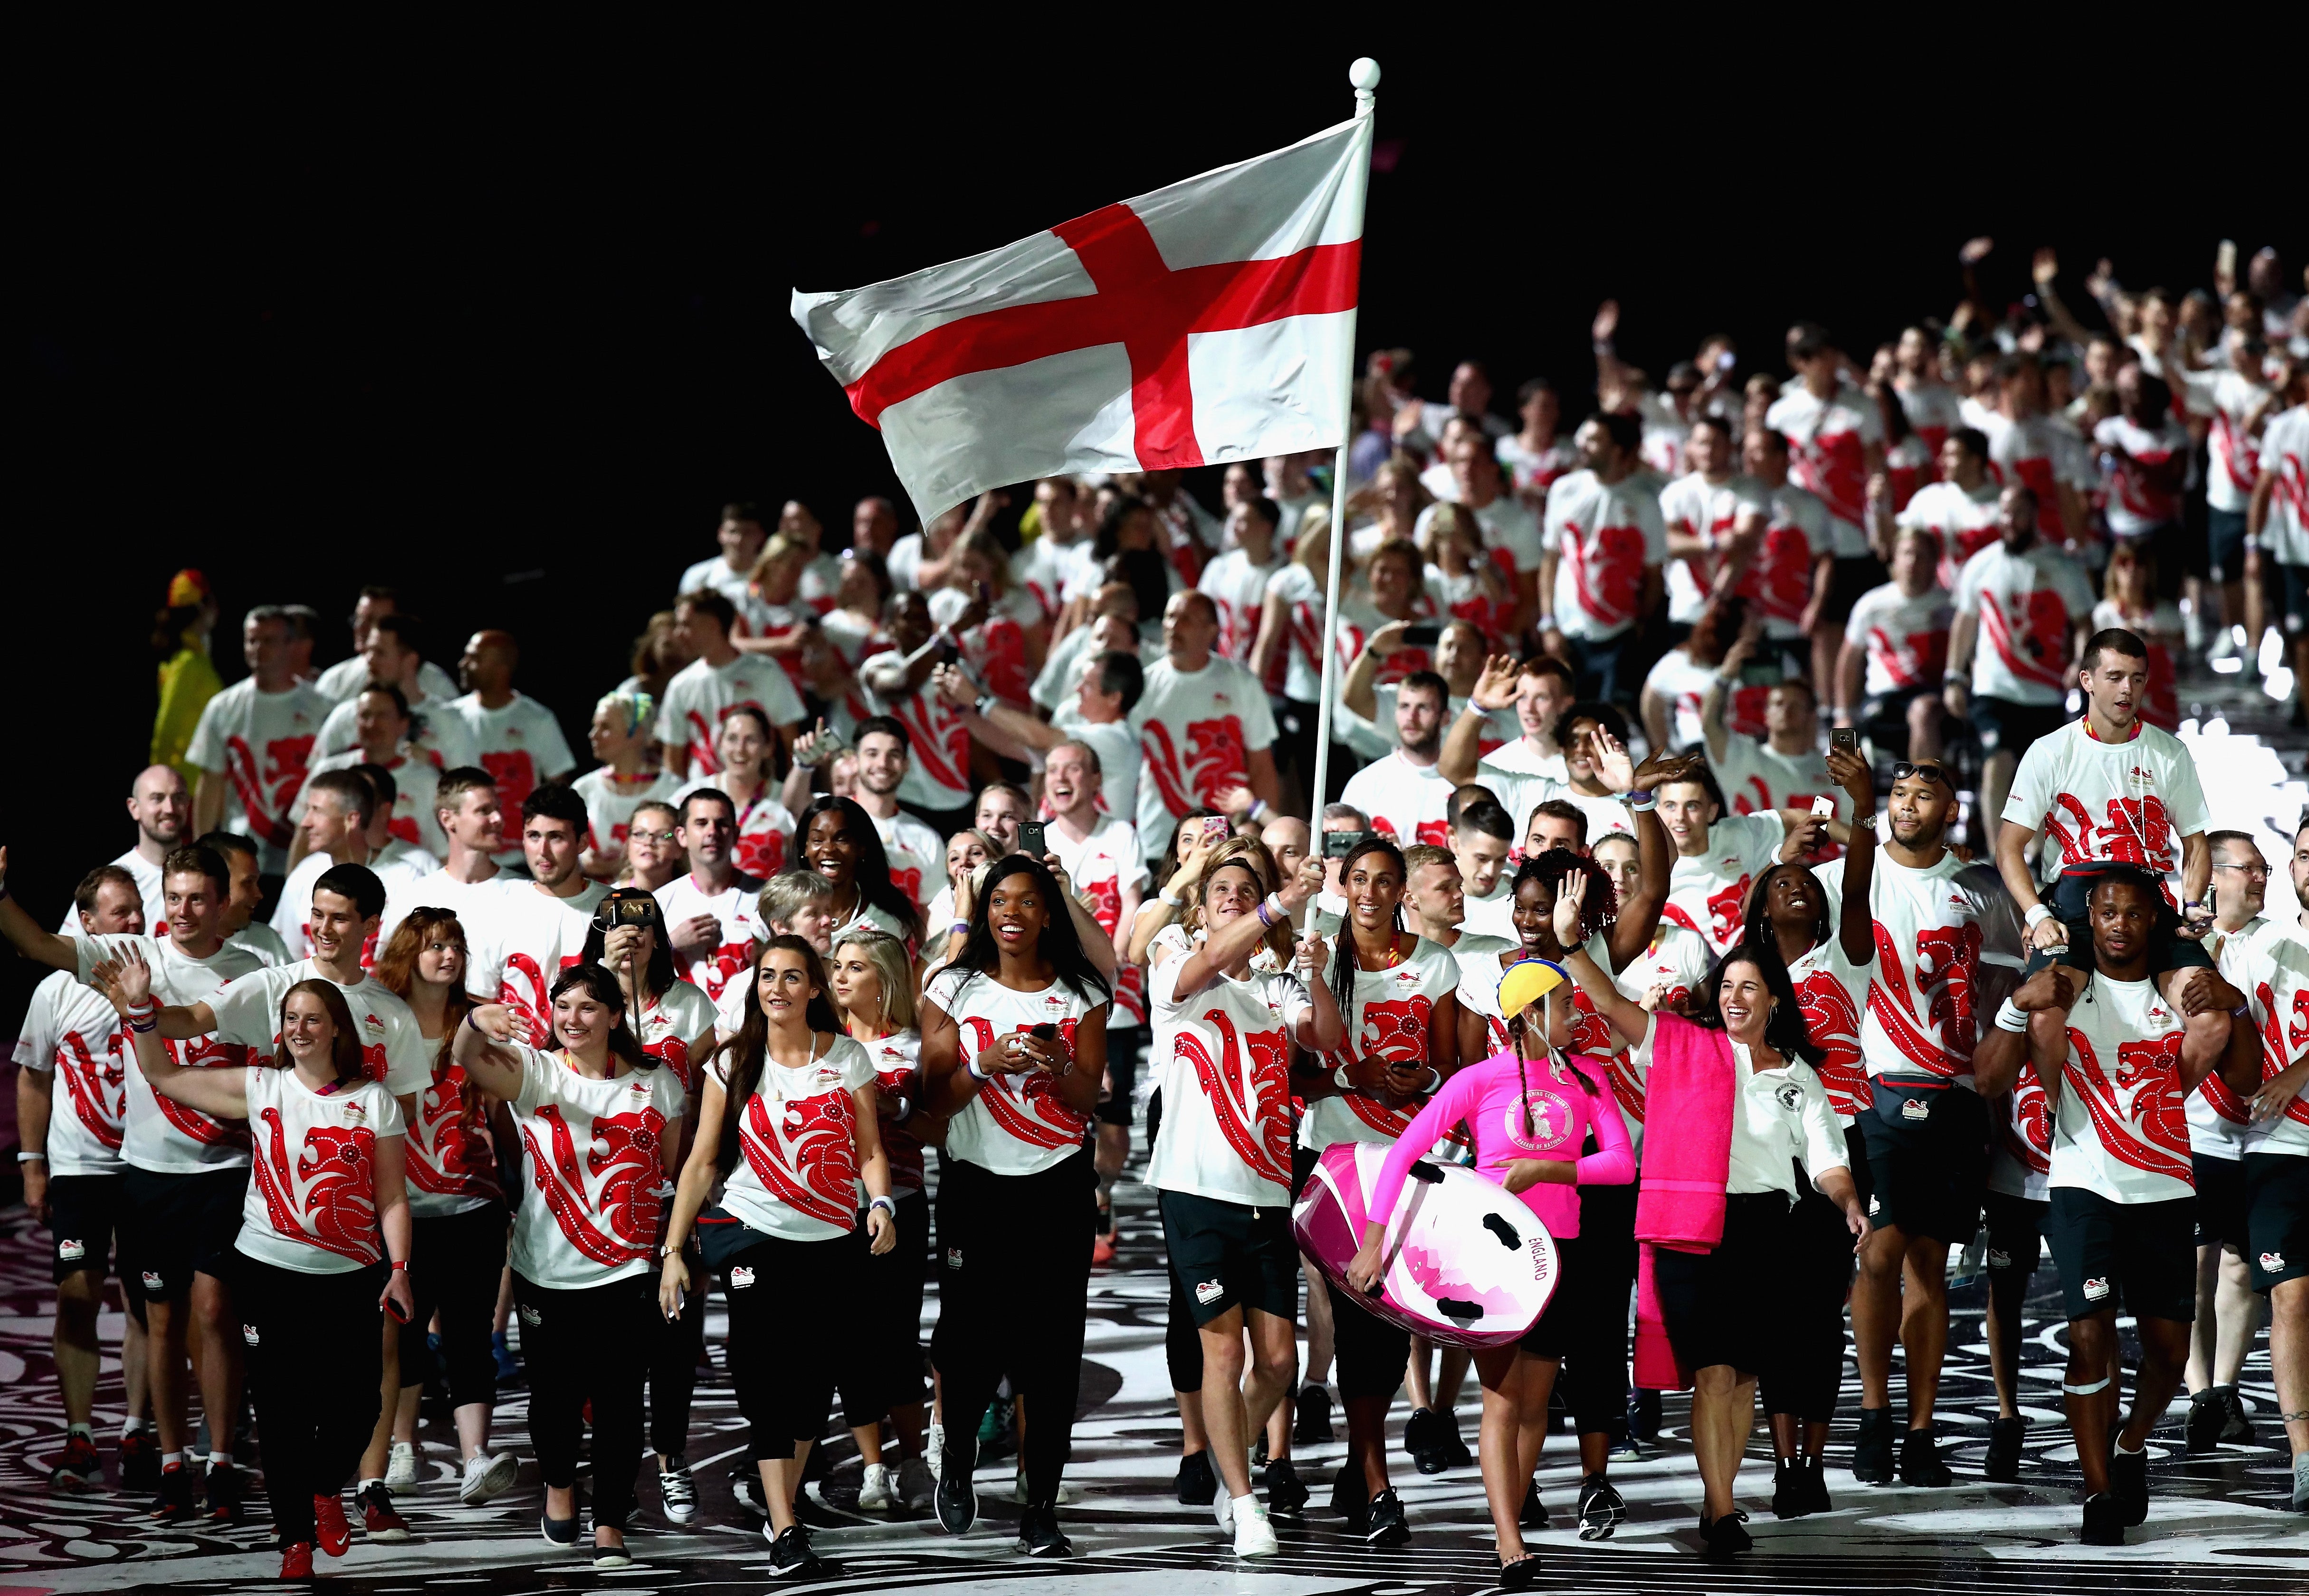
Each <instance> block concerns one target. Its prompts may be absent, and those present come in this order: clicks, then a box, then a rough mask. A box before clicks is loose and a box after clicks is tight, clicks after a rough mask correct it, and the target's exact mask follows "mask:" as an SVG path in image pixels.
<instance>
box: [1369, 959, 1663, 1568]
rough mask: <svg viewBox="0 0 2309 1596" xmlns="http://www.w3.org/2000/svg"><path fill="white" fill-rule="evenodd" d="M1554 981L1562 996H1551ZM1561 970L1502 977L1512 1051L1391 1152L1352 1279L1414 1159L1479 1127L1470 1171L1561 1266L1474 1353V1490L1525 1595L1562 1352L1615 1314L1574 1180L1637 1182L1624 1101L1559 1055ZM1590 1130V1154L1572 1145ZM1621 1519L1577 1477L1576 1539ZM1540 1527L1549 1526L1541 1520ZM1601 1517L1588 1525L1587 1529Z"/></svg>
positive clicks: (1376, 1271) (1602, 1493)
mask: <svg viewBox="0 0 2309 1596" xmlns="http://www.w3.org/2000/svg"><path fill="white" fill-rule="evenodd" d="M1558 988H1561V1000H1560V1001H1554V1000H1551V999H1550V998H1549V996H1548V994H1549V993H1550V992H1551V991H1555V990H1557V989H1558ZM1570 996H1571V993H1570V987H1569V986H1568V985H1566V984H1565V976H1564V972H1563V970H1562V968H1561V966H1560V965H1557V964H1553V963H1551V962H1548V961H1547V960H1544V959H1525V960H1522V961H1520V962H1517V963H1515V964H1513V965H1510V966H1509V968H1508V971H1507V972H1506V974H1504V975H1503V976H1501V977H1500V1013H1501V1014H1505V1015H1507V1016H1509V1019H1508V1022H1507V1025H1508V1033H1509V1050H1508V1051H1506V1052H1503V1053H1496V1054H1494V1055H1492V1057H1489V1058H1486V1059H1484V1060H1483V1062H1482V1063H1481V1064H1476V1065H1469V1066H1468V1067H1467V1068H1466V1069H1463V1070H1461V1071H1459V1072H1458V1073H1457V1074H1455V1075H1453V1076H1452V1077H1451V1078H1450V1079H1449V1080H1448V1081H1447V1082H1445V1083H1444V1085H1443V1088H1442V1090H1441V1091H1438V1092H1437V1093H1436V1094H1435V1096H1434V1097H1433V1098H1432V1099H1431V1100H1429V1102H1428V1104H1427V1106H1426V1107H1425V1108H1424V1109H1421V1110H1420V1112H1419V1117H1417V1118H1415V1119H1414V1120H1413V1121H1412V1122H1411V1124H1410V1126H1409V1127H1408V1128H1406V1129H1405V1131H1404V1133H1403V1134H1402V1135H1401V1136H1399V1137H1398V1138H1397V1140H1396V1143H1395V1145H1394V1147H1393V1148H1392V1149H1391V1150H1390V1151H1389V1152H1388V1156H1387V1162H1386V1164H1385V1165H1384V1166H1383V1167H1382V1168H1381V1169H1380V1171H1379V1184H1378V1186H1377V1187H1376V1188H1375V1189H1374V1190H1373V1192H1372V1194H1371V1204H1370V1208H1369V1210H1368V1221H1367V1223H1366V1224H1365V1226H1364V1228H1363V1243H1362V1251H1360V1252H1359V1253H1357V1254H1356V1255H1355V1258H1354V1261H1353V1263H1352V1264H1349V1265H1348V1268H1347V1279H1348V1281H1349V1282H1350V1283H1352V1284H1353V1286H1354V1287H1355V1288H1356V1289H1357V1290H1364V1291H1368V1290H1370V1289H1371V1286H1372V1284H1373V1283H1374V1282H1375V1281H1378V1280H1379V1275H1380V1272H1381V1268H1380V1261H1379V1249H1380V1246H1381V1240H1382V1238H1383V1236H1384V1235H1385V1232H1386V1229H1387V1221H1388V1216H1389V1215H1391V1214H1392V1213H1393V1212H1395V1204H1396V1199H1397V1196H1398V1195H1400V1194H1401V1192H1402V1190H1403V1181H1404V1177H1405V1175H1406V1174H1407V1173H1408V1172H1409V1170H1410V1169H1411V1166H1412V1164H1413V1163H1414V1161H1415V1160H1418V1159H1419V1158H1421V1157H1422V1156H1423V1155H1424V1153H1425V1152H1426V1150H1427V1149H1429V1148H1431V1147H1432V1146H1434V1145H1435V1143H1436V1142H1437V1141H1438V1140H1439V1139H1440V1137H1441V1136H1442V1135H1443V1134H1444V1133H1445V1132H1447V1131H1449V1129H1450V1128H1451V1127H1452V1126H1455V1125H1458V1124H1461V1123H1463V1122H1464V1123H1465V1124H1466V1126H1467V1128H1468V1129H1469V1130H1470V1131H1472V1132H1473V1133H1474V1138H1475V1170H1476V1172H1477V1173H1478V1174H1480V1175H1482V1176H1483V1177H1484V1178H1487V1179H1490V1180H1493V1181H1496V1182H1498V1183H1499V1184H1500V1186H1505V1187H1506V1188H1507V1189H1508V1190H1509V1191H1510V1192H1512V1193H1514V1194H1515V1195H1517V1196H1519V1197H1521V1198H1522V1199H1523V1201H1524V1203H1525V1204H1526V1206H1527V1207H1529V1208H1530V1210H1531V1211H1532V1212H1533V1214H1534V1215H1535V1216H1536V1217H1537V1219H1538V1220H1539V1221H1540V1223H1541V1224H1543V1225H1544V1226H1545V1227H1546V1228H1547V1233H1548V1234H1549V1235H1550V1236H1551V1237H1552V1238H1554V1239H1555V1242H1556V1251H1557V1258H1558V1261H1559V1263H1560V1264H1561V1270H1562V1273H1561V1277H1560V1278H1559V1280H1558V1281H1557V1283H1556V1288H1555V1293H1554V1295H1553V1296H1552V1297H1551V1298H1548V1304H1547V1308H1546V1311H1545V1312H1544V1313H1542V1314H1541V1315H1540V1316H1539V1322H1538V1323H1537V1324H1534V1325H1533V1326H1532V1327H1531V1328H1530V1329H1529V1330H1528V1331H1526V1333H1524V1336H1523V1338H1522V1340H1520V1341H1518V1342H1511V1343H1509V1345H1507V1346H1504V1347H1492V1348H1488V1349H1485V1350H1481V1351H1478V1352H1477V1353H1476V1354H1475V1373H1476V1376H1477V1377H1478V1378H1479V1379H1480V1380H1481V1381H1482V1382H1483V1432H1482V1436H1481V1439H1480V1441H1479V1442H1478V1444H1477V1448H1476V1451H1477V1455H1478V1456H1479V1457H1480V1458H1481V1459H1482V1461H1483V1494H1484V1495H1485V1496H1486V1497H1489V1498H1490V1501H1491V1507H1492V1524H1493V1525H1494V1526H1495V1527H1496V1528H1497V1529H1498V1531H1499V1537H1500V1568H1501V1572H1500V1585H1501V1587H1502V1588H1503V1589H1506V1590H1510V1591H1514V1590H1527V1589H1529V1588H1531V1587H1532V1586H1533V1585H1535V1584H1536V1583H1538V1578H1539V1573H1540V1567H1539V1558H1538V1557H1537V1556H1536V1555H1530V1556H1526V1554H1525V1551H1524V1547H1523V1535H1522V1532H1521V1524H1522V1522H1523V1520H1524V1516H1525V1514H1526V1496H1527V1494H1528V1493H1530V1492H1532V1491H1534V1490H1535V1489H1536V1487H1535V1485H1534V1484H1533V1481H1532V1474H1533V1471H1535V1470H1536V1469H1537V1468H1538V1466H1539V1450H1540V1446H1541V1444H1542V1443H1543V1442H1544V1440H1545V1438H1546V1435H1547V1398H1548V1393H1549V1392H1550V1390H1551V1389H1552V1388H1553V1386H1554V1384H1555V1371H1556V1368H1557V1367H1558V1365H1559V1364H1561V1361H1562V1359H1563V1354H1564V1352H1565V1350H1566V1349H1567V1348H1568V1347H1569V1346H1570V1345H1571V1344H1573V1343H1574V1342H1578V1340H1580V1339H1581V1334H1582V1330H1583V1325H1584V1321H1585V1319H1586V1318H1587V1317H1591V1316H1594V1315H1596V1314H1597V1313H1609V1314H1615V1315H1616V1314H1621V1313H1624V1312H1625V1311H1626V1308H1625V1304H1624V1302H1617V1303H1615V1302H1611V1301H1607V1300H1605V1299H1604V1298H1603V1296H1601V1295H1599V1294H1597V1293H1596V1292H1593V1291H1583V1290H1581V1284H1580V1276H1581V1268H1580V1258H1579V1247H1578V1235H1579V1193H1578V1188H1579V1187H1580V1186H1615V1185H1620V1184H1622V1183H1624V1182H1627V1181H1630V1180H1632V1179H1634V1178H1635V1175H1636V1158H1635V1153H1634V1151H1633V1149H1632V1148H1631V1146H1630V1143H1629V1139H1628V1127H1627V1125H1626V1122H1625V1121H1623V1120H1622V1119H1621V1117H1620V1109H1619V1105H1618V1104H1617V1103H1615V1102H1614V1101H1613V1100H1612V1094H1611V1092H1610V1091H1608V1090H1606V1089H1605V1087H1604V1078H1603V1071H1602V1069H1601V1067H1600V1066H1599V1065H1595V1064H1593V1063H1592V1062H1591V1063H1589V1064H1588V1065H1587V1066H1586V1067H1582V1065H1581V1064H1580V1063H1579V1062H1578V1061H1577V1060H1575V1059H1573V1058H1571V1057H1569V1056H1567V1055H1566V1054H1565V1053H1564V1051H1563V1048H1564V1046H1565V1045H1566V1044H1567V1043H1569V1042H1570V1040H1571V1031H1572V1021H1573V1018H1574V1016H1573V1011H1572V1005H1571V1002H1570ZM1591 1132H1592V1133H1593V1134H1594V1138H1595V1144H1596V1151H1595V1152H1589V1153H1586V1154H1584V1155H1583V1154H1582V1152H1581V1151H1580V1149H1581V1147H1582V1146H1583V1145H1584V1144H1585V1143H1587V1139H1588V1136H1589V1134H1590V1133H1591ZM1626 1516H1627V1508H1626V1506H1625V1505H1624V1504H1622V1503H1621V1500H1620V1496H1619V1493H1618V1492H1617V1491H1615V1490H1613V1488H1612V1486H1611V1484H1610V1482H1609V1481H1608V1480H1605V1479H1604V1474H1603V1472H1602V1471H1600V1470H1598V1471H1596V1472H1595V1473H1591V1474H1589V1475H1588V1476H1587V1478H1586V1479H1585V1480H1582V1481H1581V1482H1580V1487H1579V1518H1580V1523H1581V1526H1582V1527H1581V1531H1580V1533H1581V1536H1582V1537H1583V1538H1584V1539H1589V1540H1600V1539H1602V1538H1603V1537H1604V1536H1607V1535H1609V1534H1610V1533H1611V1532H1612V1531H1613V1529H1615V1528H1616V1527H1618V1525H1619V1523H1620V1522H1621V1520H1622V1519H1624V1518H1625V1517H1626ZM1541 1522H1544V1520H1543V1521H1541ZM1590 1524H1593V1525H1594V1526H1596V1532H1595V1533H1593V1534H1590V1533H1589V1529H1588V1526H1589V1525H1590Z"/></svg>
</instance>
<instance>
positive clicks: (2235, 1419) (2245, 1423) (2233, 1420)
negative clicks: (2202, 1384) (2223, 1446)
mask: <svg viewBox="0 0 2309 1596" xmlns="http://www.w3.org/2000/svg"><path fill="white" fill-rule="evenodd" d="M2221 1411H2222V1413H2223V1414H2224V1415H2225V1417H2224V1418H2223V1419H2222V1420H2221V1439H2222V1440H2224V1441H2227V1442H2229V1443H2230V1444H2232V1445H2238V1446H2250V1445H2253V1440H2254V1436H2253V1420H2252V1419H2247V1418H2246V1417H2245V1416H2244V1398H2243V1397H2241V1396H2239V1395H2238V1394H2237V1388H2236V1387H2235V1386H2234V1385H2224V1386H2222V1387H2221Z"/></svg>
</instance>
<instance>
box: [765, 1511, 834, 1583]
mask: <svg viewBox="0 0 2309 1596" xmlns="http://www.w3.org/2000/svg"><path fill="white" fill-rule="evenodd" d="M762 1539H763V1540H766V1541H768V1542H769V1543H770V1577H771V1578H772V1579H808V1578H809V1576H810V1575H812V1574H816V1573H817V1571H818V1569H819V1567H820V1564H819V1563H818V1560H817V1553H816V1552H814V1551H812V1550H810V1549H809V1538H808V1537H807V1536H805V1535H804V1534H803V1533H802V1532H801V1526H800V1524H795V1525H792V1526H791V1528H789V1529H788V1530H787V1531H786V1532H785V1533H784V1534H783V1535H781V1534H779V1533H778V1532H777V1531H775V1530H774V1529H772V1528H770V1526H769V1525H767V1524H764V1525H763V1526H762Z"/></svg>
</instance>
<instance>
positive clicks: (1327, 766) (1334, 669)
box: [1305, 56, 1379, 936]
mask: <svg viewBox="0 0 2309 1596" xmlns="http://www.w3.org/2000/svg"><path fill="white" fill-rule="evenodd" d="M1347 82H1349V83H1350V84H1352V85H1353V88H1354V91H1355V116H1356V118H1357V119H1358V120H1359V121H1361V122H1362V123H1363V124H1364V125H1365V126H1364V134H1363V159H1362V160H1360V161H1358V162H1356V163H1355V167H1354V169H1353V171H1352V172H1351V173H1350V174H1349V175H1348V178H1347V181H1348V183H1349V184H1350V185H1352V189H1353V192H1352V194H1351V197H1350V203H1351V205H1352V207H1353V211H1354V217H1355V237H1357V238H1362V237H1363V233H1364V228H1363V220H1364V218H1363V197H1364V194H1366V192H1367V191H1368V190H1369V188H1370V185H1371V126H1370V125H1371V121H1372V119H1373V117H1374V116H1376V114H1377V108H1378V103H1379V96H1378V93H1377V92H1376V91H1377V90H1378V88H1379V63H1378V62H1376V61H1374V60H1372V59H1371V57H1370V56H1362V57H1360V58H1359V59H1358V60H1357V61H1356V62H1355V64H1354V65H1353V66H1350V67H1348V68H1347ZM1355 298H1356V301H1357V303H1358V304H1360V303H1361V301H1362V282H1361V268H1360V267H1358V269H1357V282H1356V291H1355ZM1339 336H1340V338H1341V340H1342V341H1343V342H1344V344H1345V349H1343V350H1342V351H1341V355H1342V358H1341V361H1340V367H1341V369H1342V370H1343V371H1344V373H1345V382H1346V386H1347V391H1346V394H1345V402H1344V403H1343V404H1342V405H1341V406H1340V410H1339V415H1340V433H1339V452H1338V453H1337V455H1336V457H1335V458H1334V459H1333V461H1332V462H1331V531H1330V536H1331V576H1330V583H1329V586H1328V587H1327V589H1326V590H1325V591H1324V595H1323V697H1322V703H1321V705H1320V707H1319V709H1318V710H1317V712H1316V720H1315V781H1314V785H1313V786H1312V787H1311V788H1310V789H1309V790H1308V794H1307V807H1308V810H1309V814H1308V816H1307V824H1308V829H1309V830H1310V832H1311V833H1313V837H1312V839H1311V841H1312V843H1313V850H1314V854H1315V857H1316V858H1322V843H1323V819H1322V815H1323V805H1324V803H1325V801H1326V799H1327V795H1328V792H1329V787H1328V785H1327V784H1328V782H1329V781H1330V776H1331V701H1332V699H1333V698H1334V697H1335V696H1336V693H1337V689H1338V676H1339V651H1338V647H1337V641H1336V640H1337V636H1338V620H1339V559H1340V556H1341V555H1342V554H1343V553H1345V549H1346V547H1347V450H1348V448H1349V446H1350V445H1352V444H1353V443H1354V413H1355V406H1354V398H1355V312H1354V311H1353V310H1349V311H1348V312H1347V314H1346V320H1345V324H1344V325H1343V326H1342V327H1341V329H1340V333H1339ZM1315 904H1316V899H1314V898H1310V899H1308V900H1307V924H1306V927H1305V933H1306V935H1308V936H1313V935H1314V934H1315Z"/></svg>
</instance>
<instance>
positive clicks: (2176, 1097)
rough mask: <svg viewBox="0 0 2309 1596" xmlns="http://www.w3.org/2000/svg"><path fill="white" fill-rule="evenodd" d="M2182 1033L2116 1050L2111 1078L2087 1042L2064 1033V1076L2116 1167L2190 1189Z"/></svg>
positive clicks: (2192, 1180)
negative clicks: (2181, 1183) (2067, 1050)
mask: <svg viewBox="0 0 2309 1596" xmlns="http://www.w3.org/2000/svg"><path fill="white" fill-rule="evenodd" d="M2181 1040H2182V1032H2180V1031H2168V1032H2166V1034H2165V1035H2163V1036H2160V1037H2156V1038H2153V1039H2151V1040H2147V1041H2138V1042H2119V1043H2118V1044H2117V1045H2116V1073H2115V1074H2114V1076H2112V1075H2111V1074H2109V1073H2108V1072H2107V1071H2106V1069H2104V1068H2103V1067H2102V1065H2101V1062H2100V1056H2099V1055H2098V1054H2097V1053H2096V1052H2095V1051H2094V1050H2093V1045H2092V1043H2091V1041H2090V1040H2088V1039H2087V1037H2086V1036H2085V1034H2084V1033H2083V1032H2082V1031H2079V1030H2077V1029H2076V1028H2075V1027H2074V1026H2071V1027H2070V1028H2069V1048H2070V1056H2071V1057H2070V1067H2069V1071H2068V1074H2069V1076H2070V1078H2071V1080H2072V1081H2074V1082H2076V1083H2078V1084H2079V1085H2080V1087H2082V1088H2083V1090H2082V1091H2080V1093H2079V1095H2080V1096H2081V1097H2082V1098H2083V1099H2084V1105H2085V1111H2086V1112H2087V1113H2088V1114H2089V1115H2090V1116H2091V1117H2092V1122H2093V1129H2094V1130H2095V1131H2096V1132H2097V1133H2098V1134H2099V1136H2100V1143H2101V1145H2102V1146H2103V1147H2104V1148H2106V1149H2107V1150H2108V1152H2109V1153H2110V1155H2111V1156H2112V1157H2114V1158H2115V1159H2116V1160H2118V1161H2119V1162H2121V1163H2126V1164H2130V1165H2132V1167H2133V1168H2134V1169H2144V1170H2147V1171H2148V1172H2149V1173H2150V1174H2152V1175H2163V1176H2166V1177H2169V1178H2172V1179H2175V1180H2181V1181H2186V1182H2188V1183H2189V1184H2190V1185H2192V1186H2193V1185H2195V1183H2196V1182H2195V1175H2194V1173H2193V1171H2192V1169H2191V1167H2190V1163H2189V1120H2188V1115H2187V1111H2186V1110H2185V1109H2184V1107H2183V1105H2182V1099H2181Z"/></svg>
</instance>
